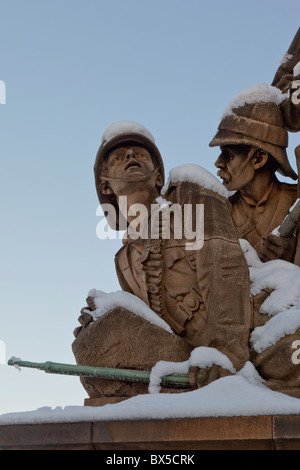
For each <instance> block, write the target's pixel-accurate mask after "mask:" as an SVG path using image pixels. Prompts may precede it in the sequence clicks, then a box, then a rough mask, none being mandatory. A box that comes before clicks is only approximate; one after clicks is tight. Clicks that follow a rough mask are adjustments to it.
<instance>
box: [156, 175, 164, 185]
mask: <svg viewBox="0 0 300 470" xmlns="http://www.w3.org/2000/svg"><path fill="white" fill-rule="evenodd" d="M155 179H156V181H155V183H156V184H155V185H156V186H157V187H161V186H163V184H164V182H163V179H162V176H161V174H160V173H159V172H157V173H156V175H155Z"/></svg>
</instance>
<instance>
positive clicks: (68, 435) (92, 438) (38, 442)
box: [0, 415, 300, 450]
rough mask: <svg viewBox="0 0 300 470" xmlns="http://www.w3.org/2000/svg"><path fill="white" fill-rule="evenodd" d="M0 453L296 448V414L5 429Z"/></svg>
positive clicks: (299, 429)
mask: <svg viewBox="0 0 300 470" xmlns="http://www.w3.org/2000/svg"><path fill="white" fill-rule="evenodd" d="M0 449H1V450H3V449H12V450H13V449H16V450H29V449H35V450H38V449H39V450H47V449H50V450H57V449H60V450H63V449H70V450H72V449H78V450H144V449H146V450H147V449H148V450H179V449H180V450H222V449H224V450H225V449H226V450H230V449H239V450H247V449H251V450H256V449H266V450H283V449H298V450H299V449H300V416H298V415H297V416H295V415H293V416H253V417H224V418H184V419H166V420H130V421H95V422H80V423H54V424H53V423H51V424H27V425H6V426H0Z"/></svg>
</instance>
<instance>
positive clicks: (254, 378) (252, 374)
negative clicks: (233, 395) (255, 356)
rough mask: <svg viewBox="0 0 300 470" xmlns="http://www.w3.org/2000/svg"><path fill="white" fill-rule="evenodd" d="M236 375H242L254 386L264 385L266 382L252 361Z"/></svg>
mask: <svg viewBox="0 0 300 470" xmlns="http://www.w3.org/2000/svg"><path fill="white" fill-rule="evenodd" d="M236 375H241V376H242V377H244V378H245V379H247V380H249V382H251V383H254V384H262V383H263V382H265V379H263V378H262V377H261V376H260V375H259V373H258V372H257V370H256V369H255V367H254V365H253V364H252V362H250V361H247V362H246V364H245V365H244V367H243V368H242V369H241V370H240V371H238V372H237V373H236Z"/></svg>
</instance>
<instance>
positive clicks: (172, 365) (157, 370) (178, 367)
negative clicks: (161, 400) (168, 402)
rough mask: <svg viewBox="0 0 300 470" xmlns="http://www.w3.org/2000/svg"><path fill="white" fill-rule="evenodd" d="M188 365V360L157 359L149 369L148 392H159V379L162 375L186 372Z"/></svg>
mask: <svg viewBox="0 0 300 470" xmlns="http://www.w3.org/2000/svg"><path fill="white" fill-rule="evenodd" d="M189 366H190V363H189V361H188V360H187V361H184V362H168V361H158V362H157V363H156V364H155V366H154V367H152V369H151V373H150V382H149V387H148V391H149V393H159V392H160V389H161V386H160V384H161V379H162V378H163V377H165V376H166V375H171V374H175V375H176V374H187V373H188V371H189Z"/></svg>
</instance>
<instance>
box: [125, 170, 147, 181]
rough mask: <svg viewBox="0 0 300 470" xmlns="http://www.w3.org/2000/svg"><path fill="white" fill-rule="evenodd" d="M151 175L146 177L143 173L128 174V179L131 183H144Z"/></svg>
mask: <svg viewBox="0 0 300 470" xmlns="http://www.w3.org/2000/svg"><path fill="white" fill-rule="evenodd" d="M148 177H149V175H145V173H144V172H142V171H134V172H128V173H126V178H127V179H128V180H130V181H144V180H145V179H147V178H148Z"/></svg>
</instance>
